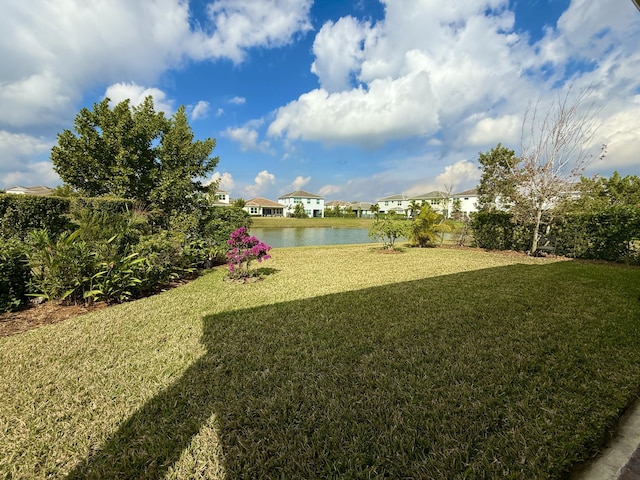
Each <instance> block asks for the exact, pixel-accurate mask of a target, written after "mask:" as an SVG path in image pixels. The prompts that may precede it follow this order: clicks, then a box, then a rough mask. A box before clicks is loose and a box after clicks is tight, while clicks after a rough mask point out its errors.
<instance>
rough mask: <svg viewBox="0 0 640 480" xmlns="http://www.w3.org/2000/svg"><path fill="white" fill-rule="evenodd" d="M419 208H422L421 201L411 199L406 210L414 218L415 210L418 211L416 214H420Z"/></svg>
mask: <svg viewBox="0 0 640 480" xmlns="http://www.w3.org/2000/svg"><path fill="white" fill-rule="evenodd" d="M421 208H422V204H421V203H418V201H417V200H411V202H409V207H408V208H407V210H409V213H410V215H411V218H415V216H416V212H418V214H420V209H421Z"/></svg>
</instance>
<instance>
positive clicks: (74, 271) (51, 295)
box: [28, 230, 96, 303]
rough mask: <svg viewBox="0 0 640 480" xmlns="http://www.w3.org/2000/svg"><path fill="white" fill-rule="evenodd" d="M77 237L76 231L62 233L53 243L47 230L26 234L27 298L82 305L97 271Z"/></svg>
mask: <svg viewBox="0 0 640 480" xmlns="http://www.w3.org/2000/svg"><path fill="white" fill-rule="evenodd" d="M79 234H80V232H79V230H76V231H75V232H73V233H69V232H64V233H62V234H61V235H60V236H59V237H58V239H57V240H54V239H52V238H51V237H50V236H49V233H48V232H47V231H46V230H34V231H32V232H30V233H29V239H28V242H29V244H30V246H31V250H30V252H29V255H28V259H29V266H30V267H31V271H32V279H31V288H30V290H31V292H33V293H30V295H33V296H39V297H44V298H46V299H47V300H57V301H60V302H62V301H66V302H68V303H78V302H79V301H84V293H85V292H86V291H88V290H90V288H91V277H92V276H93V275H94V273H95V271H96V258H95V254H94V253H93V252H92V251H91V250H90V248H89V246H88V245H87V243H86V242H85V241H84V240H82V239H81V238H80V236H79Z"/></svg>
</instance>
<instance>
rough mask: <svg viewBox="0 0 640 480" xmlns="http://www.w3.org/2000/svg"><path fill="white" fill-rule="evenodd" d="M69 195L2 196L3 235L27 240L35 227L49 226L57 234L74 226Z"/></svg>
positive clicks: (0, 232) (0, 224)
mask: <svg viewBox="0 0 640 480" xmlns="http://www.w3.org/2000/svg"><path fill="white" fill-rule="evenodd" d="M69 210H70V201H69V199H67V198H60V197H46V196H42V197H41V196H35V195H11V194H4V195H0V238H17V239H20V240H24V239H26V237H27V234H28V232H29V231H31V230H36V229H46V230H47V231H48V232H49V234H50V235H51V236H52V237H57V236H58V235H60V234H61V233H62V232H64V231H65V230H68V229H69V227H70V222H69V218H68V216H67V214H68V213H69Z"/></svg>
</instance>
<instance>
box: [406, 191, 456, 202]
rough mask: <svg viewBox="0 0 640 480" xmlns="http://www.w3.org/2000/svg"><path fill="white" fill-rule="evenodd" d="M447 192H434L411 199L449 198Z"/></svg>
mask: <svg viewBox="0 0 640 480" xmlns="http://www.w3.org/2000/svg"><path fill="white" fill-rule="evenodd" d="M447 197H448V195H447V192H441V191H439V190H434V191H432V192H427V193H423V194H422V195H417V196H415V197H411V198H412V199H416V200H424V199H427V198H447Z"/></svg>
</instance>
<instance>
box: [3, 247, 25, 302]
mask: <svg viewBox="0 0 640 480" xmlns="http://www.w3.org/2000/svg"><path fill="white" fill-rule="evenodd" d="M30 280H31V270H30V269H29V265H28V263H27V252H26V247H25V246H24V244H23V243H22V242H19V241H17V240H8V241H4V242H3V241H0V312H8V311H11V310H16V309H18V308H19V307H21V306H22V305H23V304H24V303H25V302H26V299H27V296H26V294H27V287H28V285H29V282H30Z"/></svg>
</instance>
